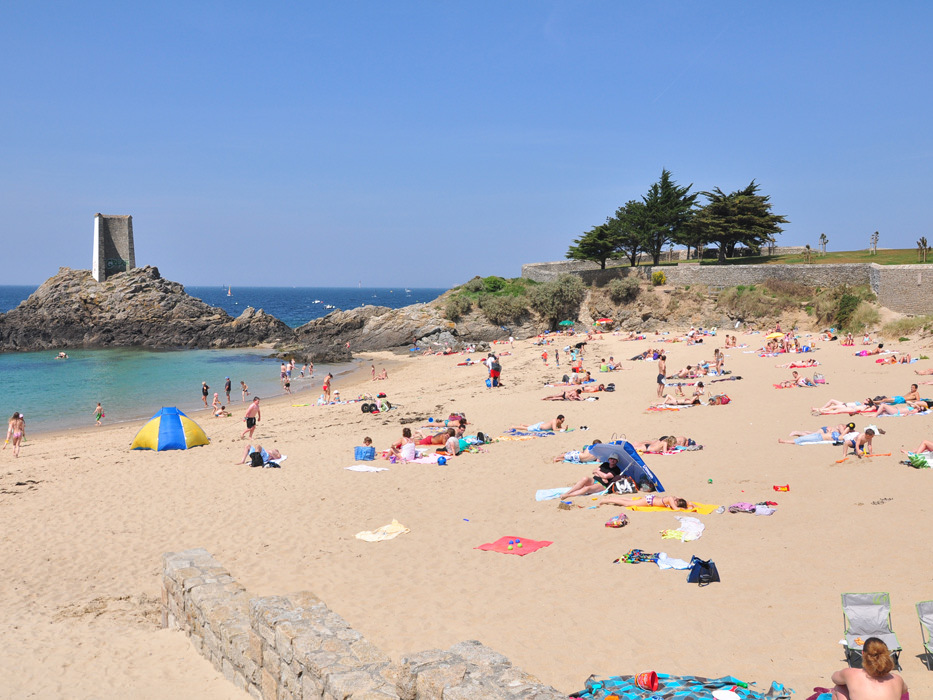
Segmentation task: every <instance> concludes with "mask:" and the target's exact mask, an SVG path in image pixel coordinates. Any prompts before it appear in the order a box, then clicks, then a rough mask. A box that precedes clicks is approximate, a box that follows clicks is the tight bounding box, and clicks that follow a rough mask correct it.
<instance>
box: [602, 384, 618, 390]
mask: <svg viewBox="0 0 933 700" xmlns="http://www.w3.org/2000/svg"><path fill="white" fill-rule="evenodd" d="M615 390H616V385H615V384H611V383H610V384H607V385H606V388H605V389H603V391H615Z"/></svg>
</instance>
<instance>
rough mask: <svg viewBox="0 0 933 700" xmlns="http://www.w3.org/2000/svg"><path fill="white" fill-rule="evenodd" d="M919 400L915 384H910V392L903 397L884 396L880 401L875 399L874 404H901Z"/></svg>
mask: <svg viewBox="0 0 933 700" xmlns="http://www.w3.org/2000/svg"><path fill="white" fill-rule="evenodd" d="M919 400H920V392H919V390H918V387H917V385H916V384H911V385H910V391H908V392H907V393H906V394H904V395H903V396H885V397H884V398H882V399H877V400H876V403H884V404H902V403H910V402H912V401H919Z"/></svg>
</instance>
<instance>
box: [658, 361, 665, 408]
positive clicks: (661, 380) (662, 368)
mask: <svg viewBox="0 0 933 700" xmlns="http://www.w3.org/2000/svg"><path fill="white" fill-rule="evenodd" d="M666 374H667V355H661V359H659V360H658V398H661V396H662V395H663V394H664V376H665V375H666Z"/></svg>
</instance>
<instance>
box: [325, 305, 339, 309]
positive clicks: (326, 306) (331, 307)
mask: <svg viewBox="0 0 933 700" xmlns="http://www.w3.org/2000/svg"><path fill="white" fill-rule="evenodd" d="M324 308H325V309H336V308H337V307H336V306H334V305H333V304H324Z"/></svg>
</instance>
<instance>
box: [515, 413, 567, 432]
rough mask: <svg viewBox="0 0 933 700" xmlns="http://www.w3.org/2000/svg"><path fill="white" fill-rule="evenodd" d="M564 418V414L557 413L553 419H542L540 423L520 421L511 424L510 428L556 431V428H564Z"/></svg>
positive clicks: (530, 430) (531, 430)
mask: <svg viewBox="0 0 933 700" xmlns="http://www.w3.org/2000/svg"><path fill="white" fill-rule="evenodd" d="M564 420H565V419H564V416H563V415H559V416H557V418H555V419H554V420H549V421H544V422H542V423H532V424H531V425H525V424H524V423H522V424H519V425H513V426H512V428H511V430H527V431H528V432H529V433H544V432H549V431H554V432H557V431H558V430H564Z"/></svg>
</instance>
